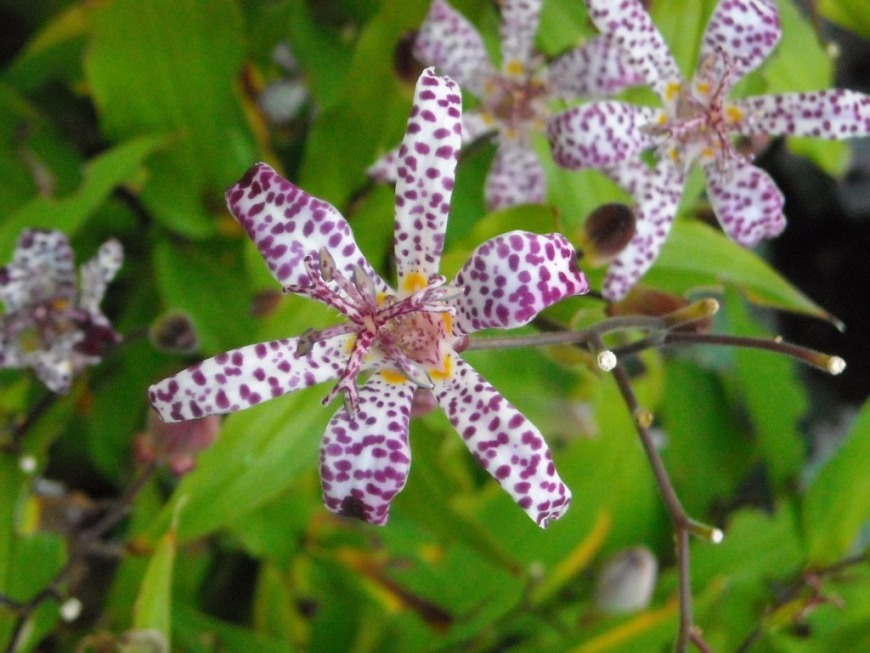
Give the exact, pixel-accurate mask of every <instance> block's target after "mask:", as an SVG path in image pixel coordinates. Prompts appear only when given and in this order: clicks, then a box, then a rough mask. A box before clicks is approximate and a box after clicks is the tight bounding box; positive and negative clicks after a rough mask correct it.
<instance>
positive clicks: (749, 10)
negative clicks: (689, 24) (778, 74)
mask: <svg viewBox="0 0 870 653" xmlns="http://www.w3.org/2000/svg"><path fill="white" fill-rule="evenodd" d="M781 35H782V30H781V29H780V27H779V12H778V11H777V8H776V3H775V2H773V1H772V0H721V1H720V2H719V3H718V4H717V5H716V9H715V11H714V12H713V15H712V16H711V17H710V22H709V23H707V29H706V30H705V31H704V38H703V40H702V42H701V51H700V54H699V56H698V73H697V76H696V81H702V80H703V81H707V82H709V83H714V84H715V83H716V82H718V80H721V79H723V76H724V75H725V74H726V71H727V74H728V86H729V87H731V86H733V85H734V84H735V83H736V82H737V81H738V80H739V79H740V78H741V77H743V76H744V75H746V74H747V73H750V72H752V71H753V70H755V69H756V68H758V66H760V65H761V64H762V62H763V61H764V60H765V59H767V57H768V55H769V54H770V53H771V51H772V50H773V48H774V47H776V44H777V43H778V42H779V37H780V36H781ZM726 90H727V89H726Z"/></svg>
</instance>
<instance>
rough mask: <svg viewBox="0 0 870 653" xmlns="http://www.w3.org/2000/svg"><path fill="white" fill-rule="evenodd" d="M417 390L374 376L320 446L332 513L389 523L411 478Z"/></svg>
mask: <svg viewBox="0 0 870 653" xmlns="http://www.w3.org/2000/svg"><path fill="white" fill-rule="evenodd" d="M413 388H414V386H413V385H412V384H411V383H410V382H399V383H393V382H392V381H387V380H386V378H385V377H384V376H383V375H382V374H374V375H372V377H371V378H370V379H369V380H368V381H367V382H366V384H365V385H364V386H363V387H362V388H361V389H360V391H359V405H358V408H357V411H356V413H355V414H354V415H353V416H351V415H350V414H349V413H348V412H347V410H346V409H345V408H341V409H339V411H338V412H337V413H336V414H335V416H334V417H333V418H332V420H331V421H330V422H329V425H328V426H327V427H326V434H325V435H324V436H323V442H322V443H321V445H320V482H321V484H322V486H323V500H324V503H326V507H327V508H329V510H331V511H332V512H335V513H338V514H341V515H347V516H351V517H358V518H360V519H364V520H365V521H367V522H369V523H371V524H378V525H381V524H384V523H386V521H387V518H388V517H389V510H390V502H391V501H392V500H393V497H395V496H396V495H397V494H398V493H399V492H400V491H401V490H402V488H403V487H405V481H406V480H407V479H408V471H409V469H410V467H411V449H410V447H409V446H408V422H409V421H410V415H411V400H412V399H413V396H414V390H413Z"/></svg>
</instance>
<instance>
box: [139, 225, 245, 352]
mask: <svg viewBox="0 0 870 653" xmlns="http://www.w3.org/2000/svg"><path fill="white" fill-rule="evenodd" d="M154 275H155V278H156V281H157V286H158V288H159V289H160V292H161V294H162V295H163V299H164V302H165V304H166V306H167V308H170V309H173V310H182V311H185V312H186V313H188V315H190V317H191V319H192V320H193V323H194V326H195V327H196V332H197V335H198V336H199V340H200V345H201V348H202V351H203V352H204V353H206V354H209V355H213V354H217V353H220V352H222V351H226V350H227V349H232V348H234V347H239V346H241V345H245V344H249V342H250V338H251V336H250V334H251V333H252V332H253V331H254V320H253V318H252V317H251V314H250V311H249V310H248V307H249V306H250V301H251V292H250V290H249V288H248V284H247V278H246V277H245V274H244V268H243V265H242V261H241V254H240V253H239V252H238V251H237V248H229V247H226V246H223V244H222V243H219V242H214V243H212V246H210V247H208V248H207V249H203V248H199V247H196V246H194V245H193V244H185V245H179V244H176V243H174V242H172V241H170V240H160V241H159V242H158V243H157V244H156V245H155V246H154ZM222 298H228V299H227V300H226V301H224V300H223V299H222Z"/></svg>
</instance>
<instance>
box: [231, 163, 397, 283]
mask: <svg viewBox="0 0 870 653" xmlns="http://www.w3.org/2000/svg"><path fill="white" fill-rule="evenodd" d="M226 200H227V207H228V208H229V210H230V212H231V213H232V214H233V215H234V216H235V217H236V219H237V220H238V221H239V223H241V225H242V226H243V227H244V228H245V231H246V232H248V236H250V238H251V240H253V241H254V244H255V245H256V246H257V249H259V250H260V253H261V254H262V255H263V259H265V261H266V264H267V265H268V266H269V271H270V272H271V273H272V276H274V277H275V279H276V280H277V281H278V283H280V284H281V285H283V286H289V285H294V284H295V285H303V286H304V285H308V284H309V283H310V281H309V278H308V274H307V273H306V271H305V267H304V266H303V265H302V261H303V260H304V259H305V257H306V256H311V257H312V258H314V259H315V260H316V259H317V258H318V256H319V253H320V250H321V249H324V248H325V249H327V250H328V251H329V253H330V254H331V255H332V258H334V259H335V263H336V267H337V268H338V269H339V270H340V271H341V272H342V273H344V275H345V276H347V277H348V278H351V277H352V276H353V270H354V267H355V266H359V267H361V268H362V269H363V270H365V272H366V274H367V275H369V276H370V277H371V278H372V279H373V281H374V283H375V285H376V286H377V288H378V290H379V291H386V290H387V288H388V286H387V284H386V283H384V281H383V279H381V278H380V277H379V276H378V275H377V273H376V272H375V271H374V269H372V267H371V266H370V265H369V263H368V261H366V259H365V257H364V256H363V255H362V252H360V250H359V248H358V247H357V245H356V241H355V240H354V238H353V234H352V233H351V231H350V227H349V226H348V224H347V221H346V220H345V219H344V218H343V217H342V216H341V214H340V213H339V212H338V211H336V210H335V208H334V207H333V206H332V205H330V204H328V203H327V202H324V201H323V200H319V199H317V198H316V197H312V196H311V195H309V194H308V193H306V192H305V191H303V190H301V189H299V188H297V187H296V186H294V185H293V184H291V183H290V182H289V181H287V180H286V179H284V178H282V177H281V176H280V175H279V174H278V173H277V172H275V171H274V170H273V169H272V168H271V167H269V166H268V165H266V164H265V163H258V164H256V165H254V166H252V167H251V168H250V169H249V170H248V171H247V172H246V173H245V176H244V177H242V179H241V180H239V181H238V182H237V183H235V184H233V185H232V186H230V187H229V188H228V189H227V192H226Z"/></svg>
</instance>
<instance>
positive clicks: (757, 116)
mask: <svg viewBox="0 0 870 653" xmlns="http://www.w3.org/2000/svg"><path fill="white" fill-rule="evenodd" d="M733 104H734V106H735V107H736V108H737V109H738V110H739V111H740V113H741V114H742V117H743V119H742V120H741V121H740V122H739V123H738V124H737V126H736V130H737V131H738V132H740V133H741V134H747V135H748V134H759V133H762V134H772V135H775V136H784V135H794V136H814V137H816V138H830V139H839V138H857V137H860V136H867V135H870V96H868V95H864V94H863V93H856V92H855V91H848V90H845V89H828V90H824V91H815V92H812V93H784V94H782V95H759V96H756V97H750V98H745V99H742V100H737V101H735V102H734V103H733Z"/></svg>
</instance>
